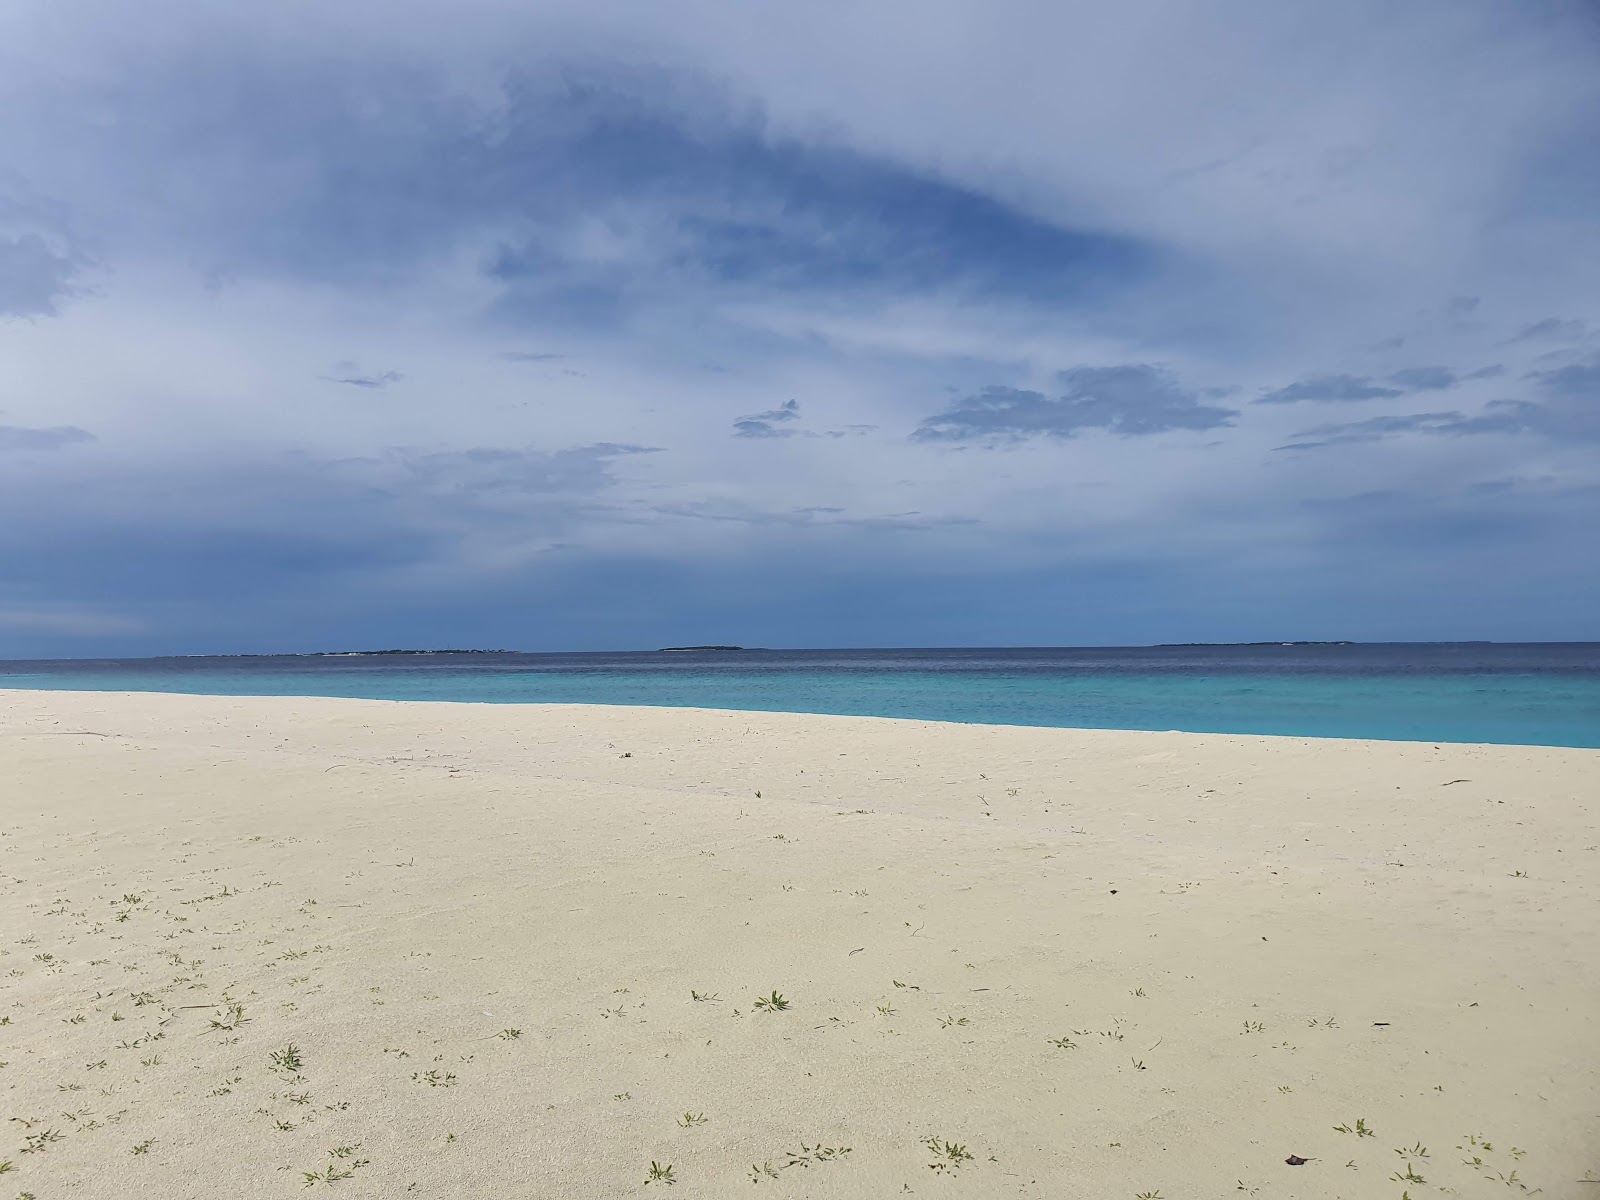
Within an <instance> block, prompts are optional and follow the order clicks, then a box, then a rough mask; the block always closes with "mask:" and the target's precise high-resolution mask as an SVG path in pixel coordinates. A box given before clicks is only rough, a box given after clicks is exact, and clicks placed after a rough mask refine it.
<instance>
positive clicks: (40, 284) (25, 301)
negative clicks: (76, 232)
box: [0, 234, 83, 317]
mask: <svg viewBox="0 0 1600 1200" xmlns="http://www.w3.org/2000/svg"><path fill="white" fill-rule="evenodd" d="M82 265H83V264H82V261H81V259H79V258H77V257H76V256H75V255H72V254H69V253H63V252H61V251H59V250H57V249H55V248H53V247H52V246H51V245H50V243H49V242H47V241H46V240H45V239H44V238H42V237H40V236H38V235H37V234H23V235H21V236H18V237H6V236H4V235H0V317H44V316H53V315H55V313H56V311H57V306H58V305H59V303H60V302H61V301H62V300H64V299H66V298H67V297H68V296H71V295H73V294H74V293H75V292H76V291H77V289H76V287H75V286H74V284H73V279H74V277H75V276H76V275H77V274H78V272H79V270H80V269H81V267H82Z"/></svg>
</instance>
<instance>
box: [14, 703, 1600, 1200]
mask: <svg viewBox="0 0 1600 1200" xmlns="http://www.w3.org/2000/svg"><path fill="white" fill-rule="evenodd" d="M0 789H3V791H0V1061H3V1062H4V1066H0V1099H3V1108H4V1112H3V1113H0V1117H3V1118H4V1132H3V1133H0V1139H3V1141H0V1161H3V1162H8V1163H9V1164H10V1165H9V1167H8V1168H7V1169H6V1173H5V1174H4V1175H3V1177H0V1197H5V1198H6V1200H10V1197H12V1196H14V1195H17V1194H21V1195H23V1196H29V1195H31V1196H33V1197H36V1200H58V1198H65V1197H72V1198H74V1200H96V1198H101V1197H106V1198H111V1197H116V1198H119V1200H121V1198H127V1197H144V1196H148V1197H161V1198H180V1197H206V1198H208V1200H210V1198H224V1197H255V1196H263V1197H268V1196H288V1195H292V1194H298V1193H300V1192H301V1191H302V1190H305V1189H311V1193H312V1194H321V1193H322V1192H323V1191H326V1192H329V1193H332V1194H334V1195H337V1196H344V1197H350V1198H355V1197H383V1198H389V1197H404V1196H432V1197H487V1198H495V1200H498V1198H501V1197H506V1198H511V1197H515V1198H518V1200H521V1198H532V1197H618V1196H630V1195H641V1194H642V1195H644V1196H650V1195H653V1194H656V1193H661V1194H670V1195H672V1196H675V1197H729V1196H742V1195H751V1196H764V1195H770V1196H773V1197H785V1196H788V1197H864V1198H865V1197H873V1198H877V1197H890V1196H895V1195H917V1196H923V1197H956V1196H962V1197H991V1196H994V1197H1002V1196H1023V1197H1040V1198H1046V1197H1051V1198H1054V1197H1085V1198H1090V1197H1092V1198H1095V1200H1105V1198H1110V1200H1121V1198H1125V1200H1134V1198H1135V1197H1151V1196H1160V1197H1161V1198H1162V1200H1186V1198H1189V1197H1223V1196H1239V1195H1248V1196H1260V1197H1263V1198H1272V1200H1279V1198H1285V1197H1290V1198H1293V1197H1304V1198H1310V1197H1352V1198H1353V1197H1369V1196H1370V1197H1388V1198H1392V1200H1400V1198H1401V1197H1402V1195H1409V1197H1411V1198H1412V1200H1421V1198H1422V1197H1424V1196H1432V1195H1436V1194H1441V1193H1442V1194H1445V1195H1460V1196H1499V1195H1513V1196H1514V1195H1522V1194H1528V1195H1533V1194H1537V1195H1541V1196H1545V1197H1550V1198H1559V1197H1580V1198H1584V1200H1600V1183H1595V1182H1592V1181H1595V1180H1600V1019H1597V1018H1600V937H1597V934H1600V909H1597V902H1600V813H1597V807H1600V806H1597V803H1596V800H1597V793H1600V753H1597V752H1596V751H1592V750H1561V749H1548V748H1528V747H1503V746H1467V745H1440V746H1434V745H1431V744H1416V743H1382V742H1336V741H1318V740H1312V739H1301V738H1260V737H1222V736H1200V735H1187V734H1177V733H1123V732H1101V731H1079V730H1048V729H1019V728H1005V727H992V726H960V725H941V724H934V723H925V722H913V721H892V720H875V719H865V718H847V717H817V716H797V715H789V714H773V713H732V712H711V711H703V710H683V709H677V710H674V709H647V708H607V707H582V706H532V705H529V706H512V705H504V706H496V705H456V704H422V703H401V704H397V703H384V702H375V701H351V700H331V699H281V698H275V699H234V698H220V697H182V696H163V695H119V694H93V693H40V692H15V691H13V692H0ZM774 993H776V994H777V995H778V996H780V997H781V998H782V1001H783V1005H784V1007H780V1008H778V1009H777V1010H776V1011H774V1010H772V1008H771V1007H770V1006H769V1005H767V1004H765V1003H764V1002H763V998H766V999H767V1000H770V998H771V997H772V996H773V995H774ZM1291 1155H1293V1156H1296V1157H1298V1158H1304V1159H1307V1160H1309V1161H1306V1162H1305V1163H1303V1164H1302V1165H1290V1164H1289V1163H1288V1162H1286V1161H1285V1160H1286V1159H1288V1158H1289V1156H1291ZM652 1168H654V1173H655V1175H656V1176H657V1178H656V1179H655V1180H654V1181H653V1182H647V1179H649V1177H650V1175H651V1173H652ZM1408 1176H1409V1177H1408ZM1585 1180H1587V1181H1591V1182H1583V1181H1585Z"/></svg>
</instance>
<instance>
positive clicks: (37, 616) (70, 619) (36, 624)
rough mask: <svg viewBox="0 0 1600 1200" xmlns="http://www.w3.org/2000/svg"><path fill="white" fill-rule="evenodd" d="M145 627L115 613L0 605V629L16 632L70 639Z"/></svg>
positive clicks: (133, 631) (142, 623) (133, 618)
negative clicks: (59, 636)
mask: <svg viewBox="0 0 1600 1200" xmlns="http://www.w3.org/2000/svg"><path fill="white" fill-rule="evenodd" d="M145 628H146V624H145V622H144V621H141V620H139V619H137V618H135V617H128V616H122V615H119V614H116V613H106V612H93V611H82V610H79V611H70V610H65V609H59V608H50V609H29V608H9V607H4V606H0V629H10V630H15V631H17V632H19V633H29V634H54V635H64V636H66V637H71V638H80V637H113V636H117V635H126V634H132V633H141V632H143V631H144V630H145Z"/></svg>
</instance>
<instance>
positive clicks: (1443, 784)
mask: <svg viewBox="0 0 1600 1200" xmlns="http://www.w3.org/2000/svg"><path fill="white" fill-rule="evenodd" d="M1471 782H1472V780H1470V779H1452V780H1451V781H1450V783H1441V784H1440V785H1439V786H1440V787H1449V786H1450V784H1451V783H1471Z"/></svg>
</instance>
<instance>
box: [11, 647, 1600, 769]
mask: <svg viewBox="0 0 1600 1200" xmlns="http://www.w3.org/2000/svg"><path fill="white" fill-rule="evenodd" d="M0 688H60V689H69V690H80V691H147V692H184V693H191V694H201V695H222V696H356V697H365V698H368V699H374V700H451V701H472V702H480V703H493V704H530V703H531V704H538V703H569V704H570V703H576V704H651V705H668V706H674V707H698V708H731V709H746V710H761V711H775V712H804V713H837V714H848V715H857V716H875V717H912V718H917V719H921V720H932V721H962V722H978V723H988V724H1000V725H1043V726H1055V727H1072V728H1085V729H1177V730H1185V731H1189V732H1195V733H1259V734H1291V735H1299V736H1307V737H1336V738H1382V739H1391V740H1400V741H1430V742H1499V743H1508V744H1528V745H1548V746H1585V747H1600V643H1595V642H1582V643H1549V642H1545V643H1535V644H1521V645H1518V644H1509V643H1421V644H1399V643H1395V644H1355V645H1282V644H1272V645H1259V646H1257V645H1252V646H1171V647H1160V646H1158V647H1127V648H1092V649H1003V650H992V649H991V650H950V649H942V650H738V651H697V652H692V653H666V652H661V651H641V652H631V653H618V654H512V653H428V654H417V653H406V654H379V655H368V654H362V655H288V656H270V657H266V656H264V657H225V658H151V659H121V660H71V661H34V662H16V661H13V662H3V661H0ZM0 703H3V701H0Z"/></svg>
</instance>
